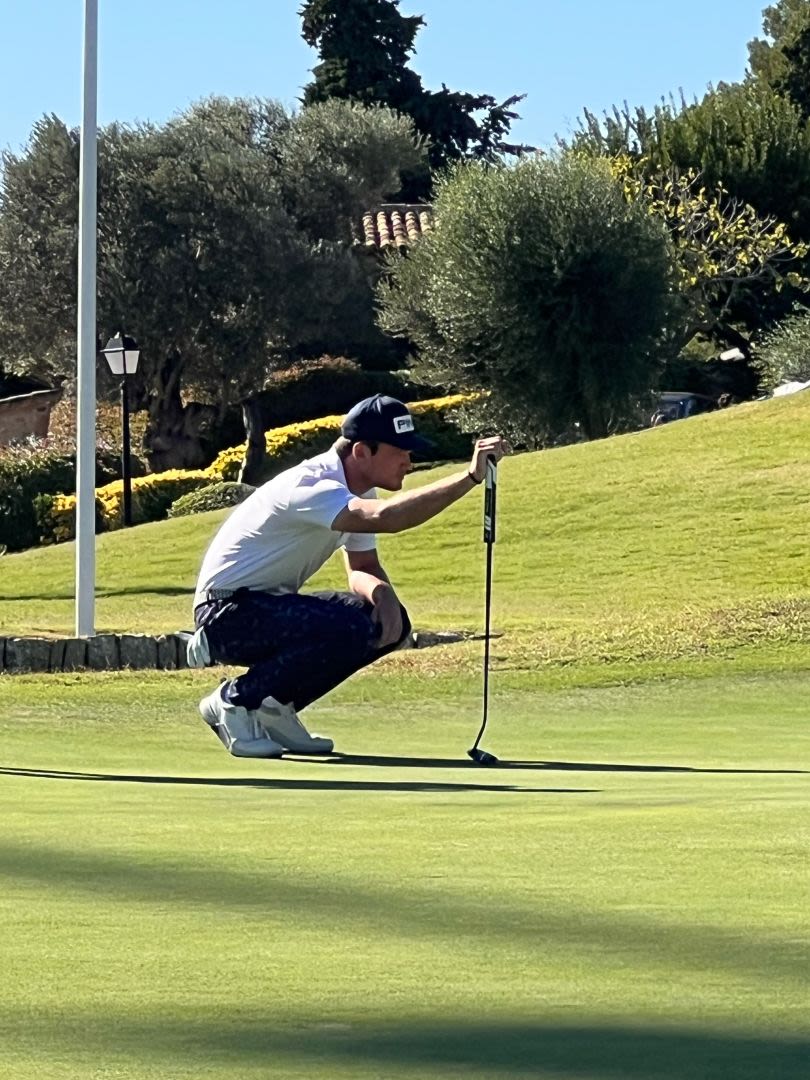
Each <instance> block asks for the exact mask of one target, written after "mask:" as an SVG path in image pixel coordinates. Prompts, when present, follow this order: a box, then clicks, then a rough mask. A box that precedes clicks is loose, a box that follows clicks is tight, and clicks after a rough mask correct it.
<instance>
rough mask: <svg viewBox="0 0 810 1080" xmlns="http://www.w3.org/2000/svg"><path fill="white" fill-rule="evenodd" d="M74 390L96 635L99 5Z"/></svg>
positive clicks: (79, 594)
mask: <svg viewBox="0 0 810 1080" xmlns="http://www.w3.org/2000/svg"><path fill="white" fill-rule="evenodd" d="M82 74H83V82H82V130H81V149H80V157H79V298H78V335H77V337H78V340H77V360H78V371H77V390H76V635H77V637H89V636H92V635H93V634H94V633H95V601H96V504H95V487H96V187H97V149H96V142H97V126H98V121H97V115H96V114H97V104H96V103H97V93H98V0H85V2H84V58H83V73H82Z"/></svg>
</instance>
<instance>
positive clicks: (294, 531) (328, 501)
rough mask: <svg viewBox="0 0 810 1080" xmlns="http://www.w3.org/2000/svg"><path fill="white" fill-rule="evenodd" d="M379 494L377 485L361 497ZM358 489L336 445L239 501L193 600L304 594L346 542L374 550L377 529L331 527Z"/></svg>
mask: <svg viewBox="0 0 810 1080" xmlns="http://www.w3.org/2000/svg"><path fill="white" fill-rule="evenodd" d="M361 497H362V498H364V499H374V498H376V497H377V493H376V491H375V490H374V489H373V488H372V490H370V491H366V492H364V494H363V495H362V496H361ZM353 498H354V495H353V494H352V492H351V491H349V489H348V487H347V486H346V474H345V473H344V471H343V463H342V462H341V460H340V458H339V457H338V455H337V453H336V452H335V451H334V450H328V451H327V452H326V453H325V454H320V455H319V456H318V457H314V458H310V459H309V460H308V461H304V462H302V463H301V464H300V465H296V466H294V467H293V468H292V469H287V470H286V472H283V473H279V475H278V476H276V477H274V478H273V479H272V480H269V481H268V482H267V483H266V484H263V485H262V486H261V487H260V488H257V489H256V491H254V492H253V494H252V495H250V496H249V497H248V498H247V499H246V500H245V501H244V502H243V503H240V504H239V506H237V507H235V509H234V510H233V512H232V513H231V514H230V515H229V517H228V518H227V519H226V520H225V522H224V523H223V525H222V527H221V528H220V530H219V532H218V533H217V534H216V536H215V537H214V539H213V541H212V542H211V545H210V547H209V548H208V551H207V552H206V553H205V558H204V559H203V563H202V567H201V568H200V575H199V578H198V579H197V589H196V592H195V594H194V606H195V608H196V606H197V605H198V604H201V603H202V602H203V601H204V600H205V598H206V593H207V592H208V590H209V589H226V590H228V591H233V590H235V589H240V588H247V589H257V590H261V591H263V592H276V593H289V592H298V590H299V589H300V588H301V586H302V585H303V584H304V582H305V581H307V580H308V579H309V578H311V577H312V575H313V574H314V573H315V572H316V571H317V570H319V569H320V568H321V567H322V566H323V564H324V563H325V562H326V561H327V559H328V558H329V557H330V556H331V555H332V554H334V552H335V551H337V549H338V548H339V547H342V548H345V549H346V550H347V551H370V550H372V549H373V548H375V547H376V546H377V538H376V536H375V534H374V533H340V532H335V531H334V530H333V529H331V528H330V526H331V524H332V522H333V521H334V520H335V518H336V517H337V516H338V514H339V513H340V512H341V510H343V508H344V507H345V506H348V504H349V501H350V500H351V499H353Z"/></svg>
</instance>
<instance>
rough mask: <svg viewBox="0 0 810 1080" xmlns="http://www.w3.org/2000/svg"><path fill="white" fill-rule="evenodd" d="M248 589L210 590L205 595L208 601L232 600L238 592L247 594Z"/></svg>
mask: <svg viewBox="0 0 810 1080" xmlns="http://www.w3.org/2000/svg"><path fill="white" fill-rule="evenodd" d="M247 591H248V590H247V589H208V590H207V591H206V593H205V598H206V600H230V599H231V597H232V596H236V594H237V592H247Z"/></svg>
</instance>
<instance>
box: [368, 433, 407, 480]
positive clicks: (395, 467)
mask: <svg viewBox="0 0 810 1080" xmlns="http://www.w3.org/2000/svg"><path fill="white" fill-rule="evenodd" d="M410 471H411V455H410V451H408V450H400V449H399V447H398V446H392V445H391V444H390V443H379V444H378V446H377V453H376V454H373V455H371V456H370V457H369V458H368V472H369V479H370V480H371V485H370V486H371V487H381V488H383V490H384V491H399V490H400V488H401V487H402V483H403V481H404V479H405V477H406V476H407V475H408V473H409V472H410Z"/></svg>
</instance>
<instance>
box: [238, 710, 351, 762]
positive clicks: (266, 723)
mask: <svg viewBox="0 0 810 1080" xmlns="http://www.w3.org/2000/svg"><path fill="white" fill-rule="evenodd" d="M255 715H256V716H257V717H258V720H259V723H260V724H261V726H262V728H263V729H264V731H265V732H266V734H267V735H269V736H270V738H271V739H272V740H273V741H274V742H277V743H281V745H282V746H283V747H284V749H285V750H292V752H293V753H294V754H331V753H332V750H333V748H334V745H335V744H334V743H333V742H332V740H331V739H327V738H324V736H323V735H310V733H309V732H308V731H307V729H306V728H305V727H304V725H303V724H302V723H301V719H300V717H299V716H298V713H297V712H296V711H295V709H294V708H293V706H292V703H291V704H289V705H282V704H281V702H279V701H276V699H275V698H272V697H266V698H265V699H264V701H263V702H262V703H261V705H260V706H259V709H258V711H257V712H256V714H255Z"/></svg>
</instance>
